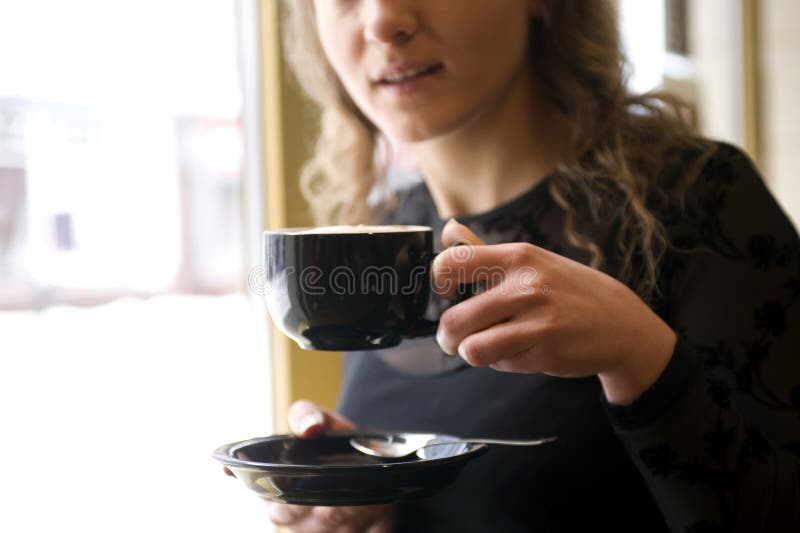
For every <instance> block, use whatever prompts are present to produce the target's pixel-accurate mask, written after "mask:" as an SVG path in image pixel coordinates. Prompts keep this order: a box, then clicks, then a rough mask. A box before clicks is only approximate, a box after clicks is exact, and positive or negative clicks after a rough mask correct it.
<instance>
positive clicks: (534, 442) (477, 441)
mask: <svg viewBox="0 0 800 533" xmlns="http://www.w3.org/2000/svg"><path fill="white" fill-rule="evenodd" d="M554 440H558V437H546V438H543V439H532V440H531V439H528V440H507V439H458V440H443V441H436V442H429V443H428V444H426V445H425V446H424V447H425V448H427V447H428V446H439V445H441V444H502V445H504V446H505V445H508V446H538V445H539V444H546V443H548V442H553V441H554Z"/></svg>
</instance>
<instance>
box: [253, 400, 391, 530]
mask: <svg viewBox="0 0 800 533" xmlns="http://www.w3.org/2000/svg"><path fill="white" fill-rule="evenodd" d="M289 427H290V428H291V430H292V433H294V434H295V435H297V436H298V437H300V438H301V439H309V438H314V437H318V436H320V435H322V434H323V433H325V432H326V431H331V430H337V429H353V428H355V424H353V423H352V422H351V421H349V420H347V419H346V418H344V417H343V416H341V415H339V414H337V413H331V412H329V411H326V410H325V409H322V408H321V407H319V406H318V405H316V404H314V403H312V402H309V401H305V400H299V401H297V402H295V403H293V404H292V406H291V407H290V408H289ZM267 504H268V505H269V516H270V519H271V520H272V523H274V524H275V525H278V526H284V527H286V528H287V529H289V531H293V532H298V533H299V532H303V533H305V532H309V533H312V532H320V533H322V532H326V533H327V532H337V533H345V532H347V533H365V532H366V533H388V532H390V531H393V530H394V525H395V517H394V506H393V505H358V506H352V507H314V506H306V505H289V504H282V503H274V502H268V503H267Z"/></svg>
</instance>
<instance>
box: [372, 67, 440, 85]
mask: <svg viewBox="0 0 800 533" xmlns="http://www.w3.org/2000/svg"><path fill="white" fill-rule="evenodd" d="M429 68H430V67H421V68H415V69H411V70H406V71H405V72H398V73H397V74H390V75H389V76H386V77H385V78H383V79H384V81H388V82H389V83H396V82H398V81H403V80H407V79H409V78H413V77H414V76H418V75H419V74H422V73H423V72H425V71H426V70H428V69H429Z"/></svg>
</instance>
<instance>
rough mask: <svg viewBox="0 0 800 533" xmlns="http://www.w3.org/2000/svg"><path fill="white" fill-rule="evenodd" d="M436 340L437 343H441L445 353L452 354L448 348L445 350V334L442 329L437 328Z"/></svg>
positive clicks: (440, 346) (440, 345)
mask: <svg viewBox="0 0 800 533" xmlns="http://www.w3.org/2000/svg"><path fill="white" fill-rule="evenodd" d="M436 342H437V344H439V348H441V349H442V351H443V352H444V353H446V354H447V355H452V354H449V353H447V350H445V348H444V334H443V333H442V330H441V329H437V330H436Z"/></svg>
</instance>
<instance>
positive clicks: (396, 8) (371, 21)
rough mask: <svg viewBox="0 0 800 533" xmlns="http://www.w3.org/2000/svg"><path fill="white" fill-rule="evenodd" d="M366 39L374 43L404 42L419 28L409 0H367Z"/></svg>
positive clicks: (365, 15)
mask: <svg viewBox="0 0 800 533" xmlns="http://www.w3.org/2000/svg"><path fill="white" fill-rule="evenodd" d="M365 3H366V4H367V5H366V6H365V7H366V9H365V14H364V39H365V40H366V41H367V42H368V43H373V44H395V45H397V44H404V43H406V42H408V41H410V40H411V39H412V38H413V36H414V34H415V33H416V32H417V29H418V28H419V20H418V17H417V13H416V12H415V10H414V9H413V6H412V5H411V2H409V1H408V0H366V2H365Z"/></svg>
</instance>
